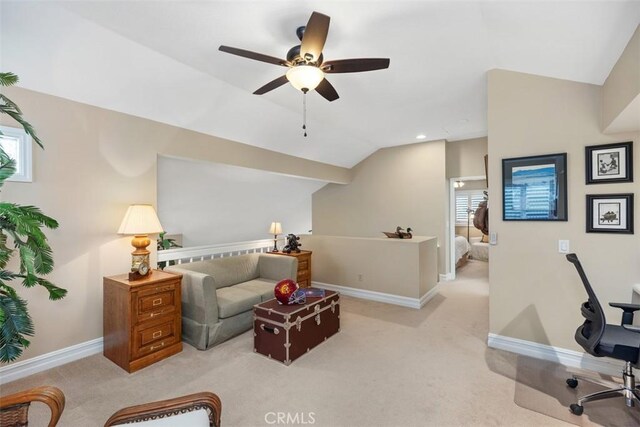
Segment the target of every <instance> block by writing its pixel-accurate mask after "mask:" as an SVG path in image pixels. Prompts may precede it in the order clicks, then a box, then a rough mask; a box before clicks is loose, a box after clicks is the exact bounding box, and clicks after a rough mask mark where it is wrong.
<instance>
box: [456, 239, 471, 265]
mask: <svg viewBox="0 0 640 427" xmlns="http://www.w3.org/2000/svg"><path fill="white" fill-rule="evenodd" d="M455 243H456V267H461V266H463V265H464V264H465V263H466V262H467V258H468V256H469V250H470V249H471V245H469V242H468V241H467V239H465V238H464V237H462V236H456V238H455Z"/></svg>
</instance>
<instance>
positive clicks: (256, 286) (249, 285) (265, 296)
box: [234, 278, 277, 301]
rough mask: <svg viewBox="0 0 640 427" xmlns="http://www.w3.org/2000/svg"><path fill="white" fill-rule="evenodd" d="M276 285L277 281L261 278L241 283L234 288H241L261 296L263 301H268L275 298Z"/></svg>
mask: <svg viewBox="0 0 640 427" xmlns="http://www.w3.org/2000/svg"><path fill="white" fill-rule="evenodd" d="M276 283H277V282H276V281H275V280H268V279H262V278H260V279H255V280H249V281H248V282H244V283H240V284H238V285H236V286H234V288H240V289H244V290H246V291H249V292H253V293H254V294H258V295H260V298H261V299H262V301H267V300H270V299H273V298H275V296H274V294H273V289H274V288H275V287H276Z"/></svg>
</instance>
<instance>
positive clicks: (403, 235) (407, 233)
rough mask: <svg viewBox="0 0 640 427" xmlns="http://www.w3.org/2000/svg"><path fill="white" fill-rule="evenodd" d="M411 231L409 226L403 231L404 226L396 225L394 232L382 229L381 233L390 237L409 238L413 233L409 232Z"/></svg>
mask: <svg viewBox="0 0 640 427" xmlns="http://www.w3.org/2000/svg"><path fill="white" fill-rule="evenodd" d="M412 231H413V230H411V227H407V231H404V228H402V227H400V226H397V227H396V232H395V233H392V232H390V231H383V233H384V234H385V236H387V237H389V238H391V239H410V238H412V237H413V234H411V232H412Z"/></svg>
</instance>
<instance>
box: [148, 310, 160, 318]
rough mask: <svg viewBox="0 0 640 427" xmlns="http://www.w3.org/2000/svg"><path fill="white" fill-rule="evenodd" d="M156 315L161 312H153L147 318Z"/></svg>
mask: <svg viewBox="0 0 640 427" xmlns="http://www.w3.org/2000/svg"><path fill="white" fill-rule="evenodd" d="M158 314H162V312H161V311H154V312H153V313H151V314H150V315H149V317H153V316H157V315H158Z"/></svg>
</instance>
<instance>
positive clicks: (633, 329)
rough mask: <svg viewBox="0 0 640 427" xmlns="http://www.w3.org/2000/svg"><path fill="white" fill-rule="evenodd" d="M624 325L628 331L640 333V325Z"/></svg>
mask: <svg viewBox="0 0 640 427" xmlns="http://www.w3.org/2000/svg"><path fill="white" fill-rule="evenodd" d="M622 327H623V328H625V329H626V330H627V331H631V332H638V333H640V326H634V325H622Z"/></svg>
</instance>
